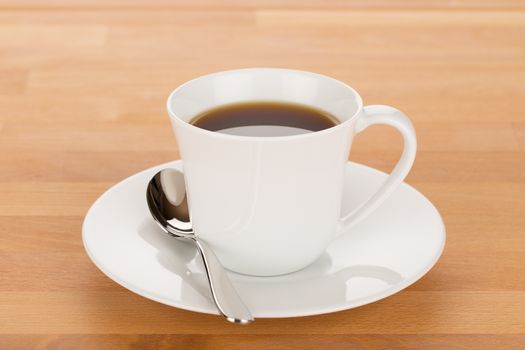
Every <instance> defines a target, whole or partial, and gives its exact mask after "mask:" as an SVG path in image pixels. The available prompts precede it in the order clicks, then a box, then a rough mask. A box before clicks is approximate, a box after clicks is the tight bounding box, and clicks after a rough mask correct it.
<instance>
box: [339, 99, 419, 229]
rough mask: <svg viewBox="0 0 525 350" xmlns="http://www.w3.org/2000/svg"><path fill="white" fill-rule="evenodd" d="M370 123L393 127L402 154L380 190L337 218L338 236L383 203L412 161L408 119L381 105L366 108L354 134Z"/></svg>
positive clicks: (411, 129) (414, 143) (413, 149)
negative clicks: (400, 140) (399, 136)
mask: <svg viewBox="0 0 525 350" xmlns="http://www.w3.org/2000/svg"><path fill="white" fill-rule="evenodd" d="M374 124H386V125H390V126H393V127H394V128H396V129H397V130H398V131H399V132H400V133H401V135H402V136H403V140H404V147H403V153H402V154H401V158H400V159H399V161H398V162H397V164H396V166H395V167H394V170H392V172H391V173H390V175H389V176H388V178H387V179H386V180H385V182H384V183H383V184H382V185H381V187H380V188H379V189H378V190H377V192H376V193H374V194H373V195H372V196H371V197H370V198H369V199H368V200H367V201H365V202H364V203H363V204H361V205H359V206H358V207H357V208H356V209H354V210H353V211H351V212H350V213H349V214H347V215H345V216H344V217H342V218H341V220H340V222H339V226H338V230H337V235H338V236H339V235H340V234H342V233H343V232H346V231H348V229H350V228H351V227H353V226H354V225H356V224H357V223H359V222H360V221H361V220H363V219H364V218H365V217H367V216H368V215H369V214H370V213H372V212H373V211H374V210H375V209H376V208H377V207H379V205H381V203H383V202H384V201H385V200H386V199H387V198H388V197H389V196H390V195H391V194H392V193H393V192H394V190H395V189H396V187H397V186H399V184H401V182H403V180H404V179H405V177H406V176H407V175H408V172H409V171H410V168H412V164H414V159H415V158H416V149H417V141H416V132H415V131H414V127H413V126H412V123H411V122H410V119H408V117H407V116H406V115H405V114H404V113H402V112H401V111H399V110H397V109H395V108H394V107H390V106H384V105H370V106H365V107H364V108H363V114H362V115H361V116H360V117H359V119H358V120H357V122H356V127H355V133H356V134H358V133H360V132H361V131H363V130H365V129H366V128H368V127H369V126H370V125H374Z"/></svg>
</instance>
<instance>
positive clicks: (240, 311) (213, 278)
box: [194, 237, 253, 324]
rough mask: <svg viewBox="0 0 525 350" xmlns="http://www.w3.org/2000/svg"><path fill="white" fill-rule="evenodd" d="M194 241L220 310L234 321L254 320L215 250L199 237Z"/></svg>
mask: <svg viewBox="0 0 525 350" xmlns="http://www.w3.org/2000/svg"><path fill="white" fill-rule="evenodd" d="M194 241H195V244H196V245H197V248H198V249H199V252H200V254H201V257H202V261H203V262H204V268H205V270H206V276H207V277H208V282H209V283H210V290H211V294H212V296H213V301H214V302H215V305H217V308H218V309H219V312H220V313H221V314H222V315H223V316H224V317H225V318H226V319H227V320H228V321H230V322H232V323H240V324H247V323H250V322H252V321H253V316H252V314H251V313H250V310H248V308H247V307H246V305H244V303H243V302H242V300H241V297H240V296H239V294H238V293H237V291H236V290H235V287H234V286H233V285H232V282H231V281H230V278H229V277H228V275H227V274H226V270H225V269H224V267H223V266H222V264H221V263H220V261H219V259H217V256H216V255H215V253H214V252H213V250H211V248H210V247H209V246H208V244H206V243H205V242H204V241H202V240H199V239H198V238H197V237H194Z"/></svg>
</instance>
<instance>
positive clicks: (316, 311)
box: [82, 160, 446, 318]
mask: <svg viewBox="0 0 525 350" xmlns="http://www.w3.org/2000/svg"><path fill="white" fill-rule="evenodd" d="M181 165H182V160H174V161H170V162H166V163H162V164H159V165H155V166H152V167H149V168H147V169H144V170H141V171H139V172H137V173H135V174H133V175H131V176H128V177H127V178H125V179H123V180H121V181H118V182H117V183H116V184H114V185H112V186H111V187H109V188H108V189H107V190H106V191H104V192H103V193H102V194H101V195H100V196H99V197H98V198H97V199H96V200H95V201H94V202H93V204H92V205H91V206H90V208H89V209H88V211H87V212H86V215H85V216H84V221H83V223H82V243H83V246H84V249H85V251H86V253H87V255H88V256H89V258H90V260H91V261H92V262H93V263H94V264H95V266H96V267H97V268H98V269H99V270H100V271H102V273H104V274H105V275H106V276H107V277H109V278H110V279H111V280H113V281H114V282H116V283H117V284H119V285H120V286H122V287H124V288H125V289H127V290H129V291H131V292H133V293H135V294H138V295H140V296H142V297H144V298H147V299H150V300H153V301H155V302H158V303H161V304H164V305H168V306H172V307H176V308H178V309H182V310H187V311H192V312H198V313H204V314H211V315H218V314H219V312H218V311H217V310H216V309H215V308H213V307H212V306H211V307H210V305H208V306H203V305H200V306H199V305H188V304H184V305H181V304H179V303H176V302H170V301H169V300H166V298H165V297H164V296H162V295H160V294H156V293H154V292H150V291H147V290H145V289H143V288H142V287H140V286H137V285H135V284H133V283H130V282H127V281H124V279H122V278H120V277H118V276H116V275H114V274H113V273H112V272H110V271H109V269H107V268H104V266H103V265H102V264H101V263H100V262H99V261H97V259H96V258H95V255H94V254H93V253H92V252H91V251H90V250H89V247H88V246H89V245H88V244H87V237H86V236H87V234H86V232H87V229H86V226H87V225H88V218H89V217H90V214H91V213H92V211H93V210H95V208H96V206H97V205H98V204H99V203H100V202H102V201H103V200H104V199H105V197H106V196H108V195H109V194H110V193H111V192H112V191H113V190H114V189H116V188H117V187H120V186H125V185H126V184H127V183H128V182H130V181H132V180H133V179H135V178H136V177H140V176H141V175H143V174H144V173H147V172H152V171H153V170H154V169H161V168H164V167H175V168H179V169H180V167H181ZM355 166H357V167H360V168H362V169H363V170H366V171H371V172H375V173H376V174H378V175H381V176H385V175H388V174H386V173H385V172H383V171H380V170H377V169H375V168H372V167H369V166H367V165H364V164H360V163H356V162H352V161H348V162H347V164H346V167H355ZM401 186H407V187H408V188H409V189H410V190H412V191H413V192H415V193H416V194H417V195H419V196H420V197H421V199H423V200H425V201H426V202H427V203H428V204H430V207H431V208H432V210H433V211H434V212H435V214H436V216H437V218H439V225H440V226H441V244H440V247H439V249H438V250H436V253H435V255H434V256H433V258H432V259H431V260H430V259H429V260H428V261H429V262H428V263H427V264H426V265H425V267H424V268H421V269H420V270H419V272H418V273H415V274H414V275H413V276H411V277H410V278H406V279H404V280H403V281H402V282H400V283H398V284H396V285H393V286H392V287H390V288H386V289H384V290H382V291H381V292H379V293H374V294H370V295H367V296H366V297H363V298H360V299H357V300H356V299H354V300H353V301H352V302H351V304H349V303H340V304H338V306H333V307H331V306H324V307H323V308H319V307H311V308H303V309H301V312H294V313H293V315H289V314H283V313H278V312H277V313H276V312H275V311H273V312H266V313H264V314H262V315H255V317H257V318H292V317H306V316H316V315H323V314H329V313H334V312H339V311H344V310H350V309H353V308H357V307H360V306H364V305H367V304H371V303H374V302H376V301H379V300H382V299H385V298H387V297H389V296H391V295H394V294H396V293H398V292H400V291H402V290H403V289H405V288H407V287H409V286H411V285H412V284H414V283H415V282H417V281H418V280H419V279H421V278H422V277H423V276H425V275H426V274H427V273H428V272H429V271H430V270H431V269H432V268H433V267H434V266H435V265H436V263H437V262H438V260H439V258H440V257H441V255H442V254H443V250H444V247H445V243H446V229H445V224H444V222H443V218H442V216H441V215H440V213H439V211H438V209H437V208H436V206H435V205H434V204H433V203H432V202H431V201H430V200H429V199H428V198H427V197H426V196H425V195H424V194H422V193H421V192H419V191H418V190H417V189H416V188H414V187H413V186H411V185H409V184H407V183H405V182H403V183H401V184H400V187H401ZM342 236H344V234H343V235H342ZM342 236H341V237H342ZM338 239H339V238H337V239H335V240H334V242H336V241H337V240H338ZM334 242H332V243H331V244H333V243H334ZM295 273H297V272H292V273H290V274H287V275H288V276H291V275H293V274H295ZM228 274H232V275H238V276H245V275H242V274H238V273H236V272H233V271H229V270H228ZM287 275H284V276H287ZM247 277H249V278H254V279H258V278H261V279H263V278H266V277H260V276H259V277H258V276H247ZM183 283H184V282H183Z"/></svg>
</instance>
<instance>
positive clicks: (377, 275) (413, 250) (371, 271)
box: [83, 161, 445, 318]
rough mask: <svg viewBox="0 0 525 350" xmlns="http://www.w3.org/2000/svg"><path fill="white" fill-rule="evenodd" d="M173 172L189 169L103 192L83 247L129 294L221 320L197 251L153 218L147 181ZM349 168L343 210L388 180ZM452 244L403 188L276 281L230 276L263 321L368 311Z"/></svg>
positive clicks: (418, 197)
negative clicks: (317, 254)
mask: <svg viewBox="0 0 525 350" xmlns="http://www.w3.org/2000/svg"><path fill="white" fill-rule="evenodd" d="M165 167H173V168H177V169H180V167H181V162H180V161H177V162H173V163H169V164H163V165H159V166H157V167H154V168H151V169H148V170H146V171H143V172H141V173H139V174H136V175H134V176H132V177H130V178H128V179H126V180H124V181H122V182H121V183H119V184H117V185H116V186H114V187H112V188H111V189H109V190H108V191H107V192H106V193H105V194H103V195H102V196H101V197H100V198H99V199H98V200H97V201H96V202H95V203H94V204H93V206H92V207H91V209H90V210H89V212H88V214H87V216H86V219H85V221H84V226H83V239H84V246H85V248H86V250H87V252H88V254H89V256H90V257H91V259H92V260H93V262H94V263H95V264H96V265H97V266H98V267H99V268H100V269H101V270H102V271H103V272H104V273H105V274H106V275H107V276H109V277H110V278H111V279H113V280H114V281H116V282H117V283H119V284H121V285H122V286H124V287H125V288H127V289H129V290H131V291H133V292H135V293H137V294H140V295H142V296H144V297H146V298H149V299H152V300H155V301H158V302H161V303H164V304H167V305H171V306H175V307H178V308H182V309H187V310H192V311H198V312H205V313H210V314H216V313H217V311H216V310H217V309H216V307H215V305H214V304H213V303H212V301H211V299H210V298H211V296H210V294H209V293H210V292H209V287H208V286H207V281H206V276H205V274H204V270H203V267H202V265H201V264H202V263H201V261H200V258H199V256H198V255H196V254H197V253H196V251H195V249H194V247H193V246H192V245H191V244H186V243H184V242H181V241H179V240H176V239H173V238H172V237H169V236H167V235H166V234H165V233H164V232H162V231H161V230H160V229H159V228H158V227H157V226H156V224H155V223H154V222H153V219H152V218H151V217H150V215H149V212H148V208H147V204H146V199H145V189H146V184H147V183H148V181H149V180H150V178H151V177H152V176H153V175H154V174H155V173H156V172H157V171H158V170H160V169H162V168H165ZM316 167H317V166H316V165H312V169H313V170H315V169H316ZM346 170H347V171H346V173H345V176H344V191H343V192H344V200H343V204H342V208H343V212H344V213H347V212H351V211H352V210H353V209H355V208H356V206H357V205H358V204H359V203H361V202H362V201H363V200H365V199H366V198H368V197H369V196H370V194H372V193H374V192H375V191H376V190H377V188H378V187H379V186H381V184H382V183H383V182H384V181H385V179H386V178H387V175H386V174H384V173H382V172H379V171H377V170H374V169H371V168H368V167H366V166H363V165H359V164H355V163H348V164H347V165H346ZM444 243H445V230H444V226H443V222H442V221H441V217H440V216H439V213H438V212H437V210H436V209H435V208H434V206H433V205H432V204H431V203H430V202H429V201H428V199H426V198H425V197H424V196H423V195H422V194H420V193H419V192H418V191H416V190H415V189H414V188H412V187H410V186H409V185H407V184H405V183H403V184H401V185H400V186H399V187H398V188H397V189H396V190H395V191H394V193H393V194H392V196H391V197H390V198H389V199H388V200H387V201H386V202H385V203H383V205H382V206H381V207H379V208H378V209H377V210H375V211H374V212H373V213H372V214H370V216H369V217H367V218H366V219H365V220H363V221H362V222H361V223H359V224H357V225H356V226H355V227H354V228H353V230H352V232H351V233H350V234H346V235H343V236H341V237H339V238H337V239H336V240H335V241H334V242H333V243H332V244H331V245H329V246H328V248H327V249H326V250H325V251H324V253H323V254H322V255H321V257H320V258H319V259H318V260H317V261H316V262H314V263H313V264H312V265H310V266H308V267H306V268H305V269H303V270H301V271H298V272H295V273H292V274H288V275H283V276H277V277H254V276H246V275H240V274H236V273H232V272H230V273H229V275H230V278H231V280H232V281H233V283H234V285H235V287H236V289H237V291H238V292H239V294H240V296H241V298H242V299H243V301H244V302H245V303H246V305H247V306H248V308H249V309H250V311H251V312H252V314H253V315H254V316H255V317H256V318H258V317H293V316H307V315H315V314H321V313H327V312H333V311H338V310H344V309H349V308H353V307H357V306H360V305H364V304H368V303H371V302H374V301H376V300H379V299H382V298H385V297H387V296H389V295H391V294H394V293H396V292H398V291H399V290H401V289H403V288H405V287H407V286H408V285H410V284H412V283H414V282H415V281H416V280H417V279H419V278H420V277H421V276H423V275H424V274H425V273H426V272H427V271H428V270H429V269H430V268H431V267H432V266H433V265H434V264H435V263H436V261H437V259H438V258H439V256H440V254H441V251H442V249H443V246H444Z"/></svg>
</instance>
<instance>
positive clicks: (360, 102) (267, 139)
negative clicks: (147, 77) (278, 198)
mask: <svg viewBox="0 0 525 350" xmlns="http://www.w3.org/2000/svg"><path fill="white" fill-rule="evenodd" d="M250 70H251V71H257V70H266V71H281V72H284V71H288V72H295V73H300V74H306V75H310V76H315V77H318V78H322V79H328V80H331V81H333V82H334V83H336V84H338V85H341V87H343V88H345V89H347V90H349V91H350V92H351V93H352V94H353V95H354V96H355V100H356V102H357V108H356V111H355V113H354V114H353V115H352V116H351V117H350V118H348V119H347V120H345V121H343V122H341V123H339V124H336V125H334V126H331V127H329V128H326V129H323V130H319V131H313V132H308V133H304V134H298V135H288V136H264V137H261V136H245V135H232V134H225V133H220V132H215V131H210V130H206V129H203V128H199V127H198V126H195V125H193V124H190V123H188V122H187V121H185V120H182V119H181V118H179V117H178V116H177V114H176V113H175V112H174V111H173V110H172V108H171V106H172V103H171V102H172V100H173V99H174V96H175V95H176V94H177V93H178V92H179V91H180V90H182V89H184V88H185V87H186V86H187V85H189V84H191V83H192V82H194V81H196V80H199V79H204V78H211V77H213V76H218V75H223V74H231V73H234V72H238V71H250ZM166 109H167V111H168V115H169V117H170V119H172V120H173V121H175V122H177V124H179V125H182V126H184V127H186V128H189V129H191V130H193V131H195V132H199V133H201V134H203V135H208V136H210V137H218V138H222V139H229V140H236V141H258V142H272V141H288V140H299V139H303V138H312V137H315V136H318V135H319V136H320V135H325V134H330V133H334V132H337V131H338V130H339V129H341V128H345V127H346V126H347V125H349V124H350V123H352V122H353V121H354V119H356V117H357V116H358V115H359V114H360V112H361V110H362V109H363V99H362V98H361V95H359V93H358V92H357V91H356V90H355V89H354V88H353V87H351V86H350V85H348V84H346V83H344V82H342V81H340V80H338V79H335V78H332V77H330V76H327V75H324V74H319V73H315V72H309V71H305V70H299V69H288V68H277V67H252V68H240V69H229V70H223V71H217V72H213V73H208V74H204V75H201V76H198V77H195V78H193V79H191V80H188V81H186V82H184V83H183V84H181V85H179V86H178V87H177V88H175V90H173V91H172V92H171V93H170V94H169V96H168V99H167V101H166Z"/></svg>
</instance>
